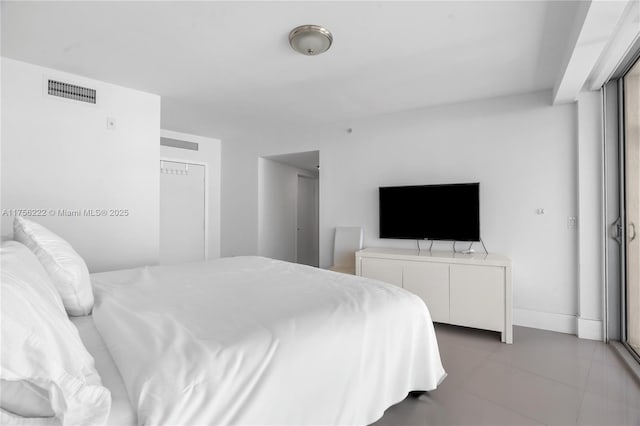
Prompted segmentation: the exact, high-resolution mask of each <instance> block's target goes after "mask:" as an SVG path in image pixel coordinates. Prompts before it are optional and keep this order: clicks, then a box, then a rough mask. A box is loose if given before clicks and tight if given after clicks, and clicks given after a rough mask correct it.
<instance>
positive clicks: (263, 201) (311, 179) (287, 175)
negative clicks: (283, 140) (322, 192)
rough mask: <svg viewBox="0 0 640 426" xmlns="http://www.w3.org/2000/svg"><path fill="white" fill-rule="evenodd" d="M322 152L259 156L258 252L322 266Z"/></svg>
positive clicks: (271, 256) (286, 259) (290, 260)
mask: <svg viewBox="0 0 640 426" xmlns="http://www.w3.org/2000/svg"><path fill="white" fill-rule="evenodd" d="M319 160H320V153H319V151H308V152H296V153H288V154H281V155H271V156H265V157H261V158H259V159H258V254H260V255H261V256H265V257H270V258H273V259H279V260H285V261H288V262H295V263H301V264H306V265H311V266H316V267H317V266H318V265H319V263H320V262H319V252H320V250H319V237H318V235H319V218H320V213H319V204H320V202H319V176H320V171H319Z"/></svg>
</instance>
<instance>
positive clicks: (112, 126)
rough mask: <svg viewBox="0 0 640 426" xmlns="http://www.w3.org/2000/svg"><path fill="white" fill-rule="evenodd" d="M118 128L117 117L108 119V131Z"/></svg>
mask: <svg viewBox="0 0 640 426" xmlns="http://www.w3.org/2000/svg"><path fill="white" fill-rule="evenodd" d="M115 128H116V119H115V117H107V129H108V130H113V129H115Z"/></svg>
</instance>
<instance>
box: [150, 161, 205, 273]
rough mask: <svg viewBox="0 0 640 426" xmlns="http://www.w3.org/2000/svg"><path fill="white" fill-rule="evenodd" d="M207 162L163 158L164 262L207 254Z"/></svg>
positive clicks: (162, 251)
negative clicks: (198, 162) (199, 162)
mask: <svg viewBox="0 0 640 426" xmlns="http://www.w3.org/2000/svg"><path fill="white" fill-rule="evenodd" d="M206 175H207V173H206V165H205V164H197V163H190V162H183V161H179V160H175V161H173V160H171V161H168V160H161V161H160V254H159V260H160V263H161V264H172V263H182V262H193V261H197V260H204V259H206V257H207V242H206V235H207V229H206V228H207V223H206V217H207V211H206V210H207V205H206V192H207V182H206Z"/></svg>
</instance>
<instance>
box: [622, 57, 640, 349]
mask: <svg viewBox="0 0 640 426" xmlns="http://www.w3.org/2000/svg"><path fill="white" fill-rule="evenodd" d="M624 136H625V175H626V176H625V216H626V223H625V225H626V236H627V238H626V289H625V290H626V292H625V293H626V297H625V298H626V315H627V318H626V332H627V333H626V335H627V343H629V345H630V346H631V347H632V348H633V349H634V350H635V351H636V353H638V354H640V235H637V233H638V232H639V231H640V228H639V227H640V62H636V64H635V65H634V66H633V68H631V70H630V71H629V72H628V73H627V75H626V76H625V77H624Z"/></svg>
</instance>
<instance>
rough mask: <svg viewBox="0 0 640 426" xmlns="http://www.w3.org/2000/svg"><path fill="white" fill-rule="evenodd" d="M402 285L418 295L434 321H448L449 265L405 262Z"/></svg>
mask: <svg viewBox="0 0 640 426" xmlns="http://www.w3.org/2000/svg"><path fill="white" fill-rule="evenodd" d="M402 285H403V287H404V288H405V289H407V290H409V291H410V292H412V293H414V294H416V295H418V296H420V298H421V299H422V300H424V303H426V305H427V307H428V308H429V312H430V313H431V319H432V320H433V321H436V322H449V265H448V264H442V263H426V262H407V263H406V264H405V267H404V273H403V277H402Z"/></svg>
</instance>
